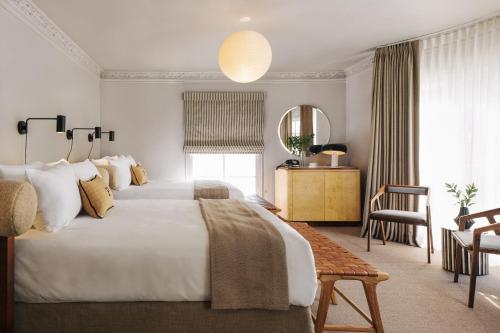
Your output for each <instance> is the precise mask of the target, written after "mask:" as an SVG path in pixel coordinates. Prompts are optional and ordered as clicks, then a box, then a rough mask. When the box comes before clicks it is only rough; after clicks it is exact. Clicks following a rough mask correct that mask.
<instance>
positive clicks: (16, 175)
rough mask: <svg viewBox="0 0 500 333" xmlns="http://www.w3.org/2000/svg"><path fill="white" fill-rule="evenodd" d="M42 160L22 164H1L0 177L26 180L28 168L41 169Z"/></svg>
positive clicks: (20, 180) (19, 180)
mask: <svg viewBox="0 0 500 333" xmlns="http://www.w3.org/2000/svg"><path fill="white" fill-rule="evenodd" d="M43 166H44V164H43V163H42V162H33V163H31V164H20V165H0V179H5V180H13V181H18V182H22V181H25V180H26V170H28V169H41V168H43Z"/></svg>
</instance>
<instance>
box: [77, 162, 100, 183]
mask: <svg viewBox="0 0 500 333" xmlns="http://www.w3.org/2000/svg"><path fill="white" fill-rule="evenodd" d="M71 167H72V168H73V171H74V172H75V175H76V180H77V181H78V180H80V179H81V180H84V181H87V180H89V179H92V178H94V176H95V175H99V171H97V168H96V167H95V165H94V164H93V163H92V162H90V161H89V160H85V161H83V162H78V163H71Z"/></svg>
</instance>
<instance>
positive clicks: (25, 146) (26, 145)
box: [24, 133, 28, 164]
mask: <svg viewBox="0 0 500 333" xmlns="http://www.w3.org/2000/svg"><path fill="white" fill-rule="evenodd" d="M27 150H28V133H26V138H25V140H24V164H26V151H27Z"/></svg>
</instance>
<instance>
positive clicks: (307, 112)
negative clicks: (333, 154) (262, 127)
mask: <svg viewBox="0 0 500 333" xmlns="http://www.w3.org/2000/svg"><path fill="white" fill-rule="evenodd" d="M278 135H279V138H280V142H281V145H282V146H283V148H285V149H286V150H287V151H288V152H289V153H291V154H295V155H299V150H300V149H302V150H304V151H307V148H308V147H309V146H311V145H324V144H327V143H328V141H329V140H330V121H329V120H328V118H327V117H326V116H325V114H324V113H323V111H321V110H320V109H318V108H317V107H315V106H312V105H298V106H295V107H293V108H291V109H290V110H288V111H287V112H286V113H285V115H284V116H283V117H282V118H281V121H280V124H279V127H278ZM297 147H301V148H299V149H297Z"/></svg>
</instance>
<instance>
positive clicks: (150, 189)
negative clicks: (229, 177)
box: [113, 180, 244, 200]
mask: <svg viewBox="0 0 500 333" xmlns="http://www.w3.org/2000/svg"><path fill="white" fill-rule="evenodd" d="M224 184H225V185H226V186H227V188H228V190H229V199H237V200H243V199H244V195H243V192H241V191H240V190H239V189H238V188H236V187H234V186H232V185H231V184H229V183H224ZM113 195H114V198H115V199H116V200H140V199H174V200H193V198H194V182H193V181H171V180H150V181H148V182H147V183H146V184H144V185H142V186H134V185H130V186H129V187H127V188H126V189H124V190H120V191H113Z"/></svg>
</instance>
